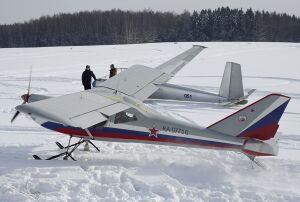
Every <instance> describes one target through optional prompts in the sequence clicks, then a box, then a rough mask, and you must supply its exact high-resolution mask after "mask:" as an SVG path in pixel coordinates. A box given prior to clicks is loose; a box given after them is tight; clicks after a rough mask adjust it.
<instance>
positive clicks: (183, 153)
mask: <svg viewBox="0 0 300 202" xmlns="http://www.w3.org/2000/svg"><path fill="white" fill-rule="evenodd" d="M192 44H201V45H204V46H207V47H208V49H206V50H204V51H203V52H201V53H200V54H199V55H198V56H197V57H196V58H195V59H194V60H193V61H192V62H191V63H189V64H188V65H187V66H186V67H184V69H182V70H181V71H180V72H179V73H178V74H177V75H176V76H175V77H174V78H173V79H172V80H171V81H170V83H174V84H183V85H186V86H192V87H194V88H198V89H200V90H206V91H211V92H215V93H217V92H218V88H219V85H220V83H221V76H222V74H223V71H224V67H225V63H226V62H227V61H232V62H237V63H240V64H241V65H242V73H243V76H244V88H245V89H246V90H249V89H252V88H256V89H257V91H256V92H255V93H254V94H253V95H252V96H251V97H250V98H249V103H251V102H254V101H256V100H257V99H260V98H262V97H263V96H265V95H267V94H269V93H271V92H276V93H282V94H285V95H287V96H291V97H292V100H291V101H290V103H289V105H288V107H287V109H286V111H285V113H284V115H283V117H282V119H281V121H280V123H279V124H280V128H279V130H278V131H279V133H280V151H279V156H277V157H263V158H260V159H259V161H260V162H261V163H263V164H264V165H265V166H266V169H265V170H264V169H261V168H259V167H257V166H255V165H254V167H253V168H252V165H251V163H250V162H249V160H248V159H247V158H246V157H245V156H243V155H241V154H239V153H234V152H224V151H215V150H205V149H195V148H193V149H192V148H181V147H171V146H159V145H147V144H124V143H110V142H95V144H96V145H97V146H99V147H100V149H101V152H100V153H98V152H96V151H94V150H92V151H90V152H84V151H82V149H83V148H80V150H79V151H76V152H75V154H74V155H75V157H76V159H78V161H76V162H73V161H63V160H53V161H35V160H33V158H32V156H31V155H32V154H39V155H40V156H43V157H47V156H50V155H53V154H56V153H58V152H59V149H58V148H57V146H56V145H55V144H54V143H55V142H56V141H59V142H61V143H62V144H64V145H65V144H67V141H68V136H65V135H62V134H58V133H55V132H52V131H48V130H46V129H43V128H42V127H40V126H39V125H37V124H36V123H35V122H34V121H32V120H30V119H28V118H26V117H25V116H24V115H21V116H19V117H18V118H17V119H16V121H15V122H14V124H13V125H11V124H10V118H11V117H12V115H13V114H14V112H15V111H14V107H15V106H16V105H19V104H21V102H22V101H21V100H20V95H22V94H24V93H26V91H27V79H28V74H29V68H30V66H32V68H33V75H32V89H31V90H32V93H37V94H44V95H49V96H58V95H62V94H66V93H72V92H77V91H80V90H82V86H81V81H80V77H81V72H82V71H83V69H84V67H85V65H86V64H89V65H91V69H92V70H93V71H94V73H95V74H96V76H98V77H101V76H104V75H107V74H108V70H109V65H110V64H111V63H114V64H115V65H116V66H117V67H129V66H131V65H133V64H142V65H147V66H151V67H155V66H157V65H159V64H160V63H162V62H164V61H166V60H168V59H170V58H172V57H174V56H175V55H177V54H179V53H181V52H183V51H184V50H186V49H188V48H190V47H191V45H192ZM299 55H300V45H299V44H295V43H199V42H197V43H159V44H138V45H115V46H82V47H51V48H20V49H0V69H1V71H0V92H1V93H0V201H35V200H37V201H300V151H299V148H300V135H299V134H298V133H299V131H300V125H299V121H300V108H299V106H300V102H299V100H300V70H299V62H298V57H299ZM149 104H150V105H151V106H152V107H153V108H155V109H156V110H160V111H162V112H164V113H167V114H168V115H170V116H173V117H176V118H178V119H180V120H183V119H184V120H185V121H189V122H192V123H195V124H200V125H203V126H208V125H210V124H212V123H214V122H215V121H217V120H219V119H221V118H223V117H225V116H227V115H228V114H230V113H233V112H234V111H236V110H238V109H240V108H241V107H240V106H238V107H236V106H235V107H230V108H226V107H223V106H220V105H217V104H207V103H200V104H199V103H182V102H166V101H155V102H152V101H151V102H149ZM73 141H75V140H73Z"/></svg>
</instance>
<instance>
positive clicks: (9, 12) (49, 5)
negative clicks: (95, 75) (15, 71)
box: [0, 0, 300, 24]
mask: <svg viewBox="0 0 300 202" xmlns="http://www.w3.org/2000/svg"><path fill="white" fill-rule="evenodd" d="M222 6H229V7H230V8H243V9H247V8H252V9H253V10H266V11H276V12H278V13H288V14H291V15H296V16H300V0H109V1H108V0H0V24H12V23H16V22H24V21H28V20H30V19H36V18H39V17H41V16H43V15H54V14H58V13H62V12H64V13H73V12H78V11H87V10H88V11H92V10H110V9H113V8H117V9H122V10H134V11H137V10H143V9H152V10H155V11H174V12H176V13H181V12H183V11H184V10H189V11H194V10H201V9H208V8H211V9H215V8H218V7H222Z"/></svg>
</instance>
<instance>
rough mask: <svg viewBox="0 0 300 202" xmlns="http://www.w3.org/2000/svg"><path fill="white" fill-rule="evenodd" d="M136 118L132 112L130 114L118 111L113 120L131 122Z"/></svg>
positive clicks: (115, 121)
mask: <svg viewBox="0 0 300 202" xmlns="http://www.w3.org/2000/svg"><path fill="white" fill-rule="evenodd" d="M136 120H137V118H136V116H135V115H134V114H131V113H129V112H119V113H117V114H116V115H115V120H114V123H115V124H118V123H127V122H132V121H136Z"/></svg>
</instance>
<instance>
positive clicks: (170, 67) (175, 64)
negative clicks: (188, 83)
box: [156, 45, 206, 77]
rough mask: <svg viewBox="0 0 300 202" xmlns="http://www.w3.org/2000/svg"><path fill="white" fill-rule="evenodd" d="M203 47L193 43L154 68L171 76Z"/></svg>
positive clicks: (203, 47)
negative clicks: (190, 46) (185, 49)
mask: <svg viewBox="0 0 300 202" xmlns="http://www.w3.org/2000/svg"><path fill="white" fill-rule="evenodd" d="M205 48H206V47H205V46H200V45H193V47H192V48H190V49H189V50H187V51H185V52H183V53H181V54H180V55H178V56H176V57H174V58H172V59H171V60H169V61H167V62H165V63H163V64H161V65H159V66H157V67H156V69H159V70H161V71H162V72H164V73H166V74H170V75H171V76H172V77H173V76H174V75H175V74H176V73H177V72H179V71H180V70H181V69H182V68H183V67H184V66H185V65H186V64H187V63H189V62H190V61H191V60H192V59H193V58H194V57H196V56H197V55H198V54H199V53H200V52H201V51H202V50H203V49H205Z"/></svg>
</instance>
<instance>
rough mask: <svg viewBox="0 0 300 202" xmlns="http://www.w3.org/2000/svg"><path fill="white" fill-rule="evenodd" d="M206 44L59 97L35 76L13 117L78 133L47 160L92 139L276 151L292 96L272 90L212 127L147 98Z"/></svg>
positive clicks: (68, 153) (261, 153)
mask: <svg viewBox="0 0 300 202" xmlns="http://www.w3.org/2000/svg"><path fill="white" fill-rule="evenodd" d="M201 49H202V47H201V46H194V47H193V48H191V49H190V50H189V51H188V52H187V53H188V54H186V55H185V56H184V57H183V56H180V57H175V58H173V59H171V61H172V62H171V63H169V62H167V63H166V64H169V65H166V66H165V67H163V66H160V68H149V67H146V66H141V65H134V66H132V67H131V68H129V69H128V70H126V71H123V72H121V73H120V74H118V75H116V76H114V77H112V78H110V79H108V80H107V81H105V82H103V83H101V86H98V87H97V88H93V89H91V90H86V91H82V92H77V93H72V94H68V95H63V96H59V97H46V96H42V95H35V94H30V80H31V76H30V79H29V87H28V92H27V94H25V95H23V96H22V99H23V101H24V102H23V104H22V105H18V106H17V107H16V110H17V112H16V113H15V115H14V116H13V118H12V120H11V121H13V120H14V119H15V118H16V117H17V116H18V114H19V113H20V112H22V113H24V114H27V115H29V116H30V117H31V118H32V119H33V120H34V121H36V122H37V123H38V124H40V125H41V126H43V127H45V128H47V129H50V130H54V131H57V132H60V133H63V134H67V135H69V136H70V140H71V138H72V137H76V138H79V140H78V142H76V143H75V144H71V143H70V140H69V144H68V145H67V146H65V147H64V146H63V145H61V144H60V143H58V142H57V145H58V146H59V148H61V149H66V150H65V151H64V152H62V153H60V154H57V155H55V156H51V157H49V158H46V160H51V159H54V158H58V157H64V159H68V158H71V159H73V160H75V158H74V157H73V156H72V155H71V154H72V153H73V152H74V151H75V150H76V149H77V148H78V147H79V145H81V144H82V143H90V144H91V145H93V146H94V147H95V148H96V149H97V150H99V149H98V148H97V147H96V146H95V145H94V144H93V142H91V140H100V141H116V142H136V143H149V144H163V145H173V146H183V147H200V148H208V149H222V150H232V151H237V152H242V153H244V154H246V155H247V156H248V157H249V158H250V159H251V160H253V161H254V158H255V157H256V156H273V155H277V152H278V145H277V141H276V139H277V136H276V131H277V129H278V127H279V125H278V122H279V120H280V118H281V116H282V114H283V112H284V110H285V108H286V106H287V104H288V102H289V100H290V97H287V96H284V95H279V94H270V95H268V96H266V97H264V98H262V99H261V100H259V101H257V102H255V103H253V104H251V105H249V106H247V107H245V108H243V109H241V110H240V111H237V112H235V113H233V114H231V115H230V116H228V117H226V118H224V119H222V120H220V121H218V122H216V123H214V124H212V125H210V126H209V127H201V126H198V125H195V124H192V123H188V122H184V121H179V120H177V119H174V118H172V117H168V116H165V115H163V114H161V113H159V112H158V111H157V110H154V109H152V108H151V107H149V106H147V105H146V104H144V103H143V101H144V100H146V99H147V98H149V96H150V95H152V94H153V93H154V92H156V91H157V90H158V89H159V86H160V85H162V84H164V83H165V82H167V81H168V80H169V79H170V78H172V75H173V74H174V73H175V72H176V71H177V70H178V69H179V68H180V67H181V66H182V65H183V64H186V63H187V62H188V61H190V60H191V58H192V57H194V56H195V55H196V53H197V52H199V51H200V50H201ZM171 64H172V65H171ZM30 75H31V74H30ZM34 158H35V159H41V158H40V157H39V156H37V155H34Z"/></svg>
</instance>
